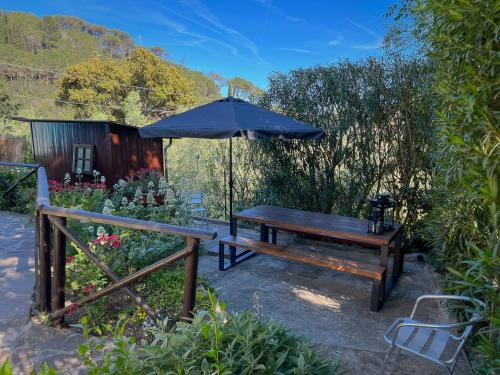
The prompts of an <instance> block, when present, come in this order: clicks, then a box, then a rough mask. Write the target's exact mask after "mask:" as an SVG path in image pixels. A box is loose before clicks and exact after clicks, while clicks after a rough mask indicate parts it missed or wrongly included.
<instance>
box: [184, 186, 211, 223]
mask: <svg viewBox="0 0 500 375" xmlns="http://www.w3.org/2000/svg"><path fill="white" fill-rule="evenodd" d="M187 200H188V202H187V203H188V205H189V210H190V212H191V213H197V214H199V215H200V218H201V223H202V225H203V224H205V226H206V227H207V228H208V196H207V195H206V194H205V193H202V192H197V193H192V194H189V196H188V197H187Z"/></svg>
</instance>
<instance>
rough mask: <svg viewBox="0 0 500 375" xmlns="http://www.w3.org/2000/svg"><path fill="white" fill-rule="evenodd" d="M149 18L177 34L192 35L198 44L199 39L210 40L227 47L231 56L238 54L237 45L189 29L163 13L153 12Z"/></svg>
mask: <svg viewBox="0 0 500 375" xmlns="http://www.w3.org/2000/svg"><path fill="white" fill-rule="evenodd" d="M150 20H151V21H156V22H157V23H158V24H160V25H163V26H168V27H169V28H170V29H172V30H173V31H175V32H176V33H177V34H181V35H184V36H188V37H192V38H194V39H195V40H197V41H198V44H200V43H199V41H200V40H203V41H207V42H212V43H214V44H218V45H220V46H222V47H224V48H227V49H228V50H229V51H230V52H231V54H232V55H233V56H240V52H239V49H238V48H237V47H235V46H234V45H232V44H229V43H226V42H224V41H222V40H219V39H216V38H213V37H210V36H208V35H205V34H201V33H197V32H193V31H190V30H189V29H188V28H187V27H186V26H185V25H184V24H182V23H179V22H177V21H174V20H172V19H171V18H169V17H167V16H165V15H164V14H161V13H154V15H151V17H150ZM191 42H193V41H191Z"/></svg>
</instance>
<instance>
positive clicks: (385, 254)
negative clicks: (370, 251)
mask: <svg viewBox="0 0 500 375" xmlns="http://www.w3.org/2000/svg"><path fill="white" fill-rule="evenodd" d="M388 262H389V246H380V263H379V264H380V265H381V266H382V267H385V268H387V263H388Z"/></svg>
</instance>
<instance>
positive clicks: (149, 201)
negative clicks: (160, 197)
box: [146, 191, 156, 206]
mask: <svg viewBox="0 0 500 375" xmlns="http://www.w3.org/2000/svg"><path fill="white" fill-rule="evenodd" d="M146 202H147V204H148V206H154V205H155V204H156V200H155V197H154V195H153V192H152V191H150V192H149V193H148V196H147V198H146Z"/></svg>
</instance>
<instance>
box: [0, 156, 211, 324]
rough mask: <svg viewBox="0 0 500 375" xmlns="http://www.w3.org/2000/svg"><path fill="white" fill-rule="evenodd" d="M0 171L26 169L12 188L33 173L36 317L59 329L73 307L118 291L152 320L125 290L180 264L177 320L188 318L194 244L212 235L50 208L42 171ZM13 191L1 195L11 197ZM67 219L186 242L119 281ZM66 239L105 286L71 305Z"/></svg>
mask: <svg viewBox="0 0 500 375" xmlns="http://www.w3.org/2000/svg"><path fill="white" fill-rule="evenodd" d="M0 166H7V167H22V168H28V169H31V171H30V172H29V174H28V175H27V176H25V177H23V178H22V179H20V180H19V181H18V182H17V183H16V184H15V186H17V185H18V184H19V183H20V182H22V181H24V180H26V178H28V177H29V176H30V175H32V174H33V173H36V174H37V198H36V211H35V216H36V231H35V233H36V254H35V271H36V288H35V290H36V305H37V308H38V310H39V311H40V312H45V313H49V314H50V317H51V318H52V320H53V323H54V324H56V325H61V324H63V323H64V315H65V314H66V313H67V312H69V310H70V309H71V308H72V306H73V307H74V306H75V305H76V306H77V307H78V306H81V305H84V304H86V303H89V302H93V301H95V300H97V299H99V298H102V297H104V296H106V295H109V294H110V293H113V292H115V291H117V290H118V289H123V291H124V292H125V293H126V294H127V295H128V296H129V297H130V298H131V299H132V301H133V302H134V303H135V304H137V305H138V306H140V307H141V308H143V309H144V310H145V311H146V313H147V314H148V315H149V316H150V317H151V318H153V319H154V320H156V319H157V315H156V312H155V311H154V310H153V309H152V308H151V307H150V306H149V305H148V304H147V303H146V302H145V301H144V300H143V299H142V298H141V297H140V296H138V295H137V294H136V292H135V291H134V289H133V287H132V286H131V285H130V284H132V283H134V282H135V281H137V280H139V279H142V278H144V277H145V276H147V275H149V274H150V273H152V272H154V271H157V270H160V269H163V268H165V267H167V266H169V265H171V264H172V263H175V262H177V261H179V260H181V259H185V263H184V296H183V311H182V316H183V317H185V318H189V317H191V316H192V312H193V309H194V305H195V302H196V282H197V274H198V251H199V246H200V240H202V239H207V240H212V239H214V238H216V236H217V233H215V232H210V231H206V230H198V229H192V228H186V227H181V226H176V225H170V224H162V223H156V222H151V221H145V220H138V219H132V218H126V217H120V216H114V215H107V214H100V213H95V212H89V211H84V210H75V209H70V208H63V207H56V206H52V205H51V204H50V196H49V186H48V181H47V175H46V172H45V168H43V167H41V166H39V165H35V164H17V163H8V162H0ZM15 186H13V187H10V188H9V189H8V190H7V192H12V190H13V189H14V188H15ZM67 219H76V220H85V221H89V222H94V223H100V224H110V225H115V226H120V227H126V228H132V229H140V230H145V231H151V232H160V233H168V234H172V235H176V236H182V237H186V246H185V247H184V249H182V250H180V251H178V252H176V253H175V254H172V255H170V256H168V257H166V258H164V259H162V260H160V261H158V262H156V263H154V264H152V265H150V266H148V267H145V268H143V269H142V270H140V271H137V272H135V273H133V274H131V275H128V276H126V277H124V278H121V279H120V277H119V276H118V275H117V274H115V273H114V272H113V270H112V269H111V268H110V267H108V266H107V265H106V264H105V263H104V262H102V261H101V260H100V259H99V258H98V257H97V256H96V255H95V254H94V253H93V252H92V250H91V249H90V248H89V247H88V246H87V245H86V244H85V243H83V242H82V241H81V240H79V239H78V238H77V237H76V236H75V234H74V233H72V232H71V231H70V230H69V229H68V227H67V225H66V220H67ZM66 239H68V240H70V241H71V242H73V243H74V244H75V245H76V246H77V247H78V248H79V249H80V250H81V251H82V252H83V253H84V254H85V255H86V256H87V257H88V258H89V259H90V260H91V261H92V262H93V263H94V264H95V265H96V266H97V267H98V268H99V269H100V270H101V271H103V272H104V273H105V274H106V275H107V276H108V278H109V279H110V280H111V282H112V283H111V284H110V285H108V286H106V287H105V288H103V289H101V290H99V291H96V292H94V293H92V294H90V295H87V296H84V297H82V298H81V299H79V300H78V301H76V302H74V303H72V304H71V305H67V304H66V299H65V279H66V271H65V267H66Z"/></svg>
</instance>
